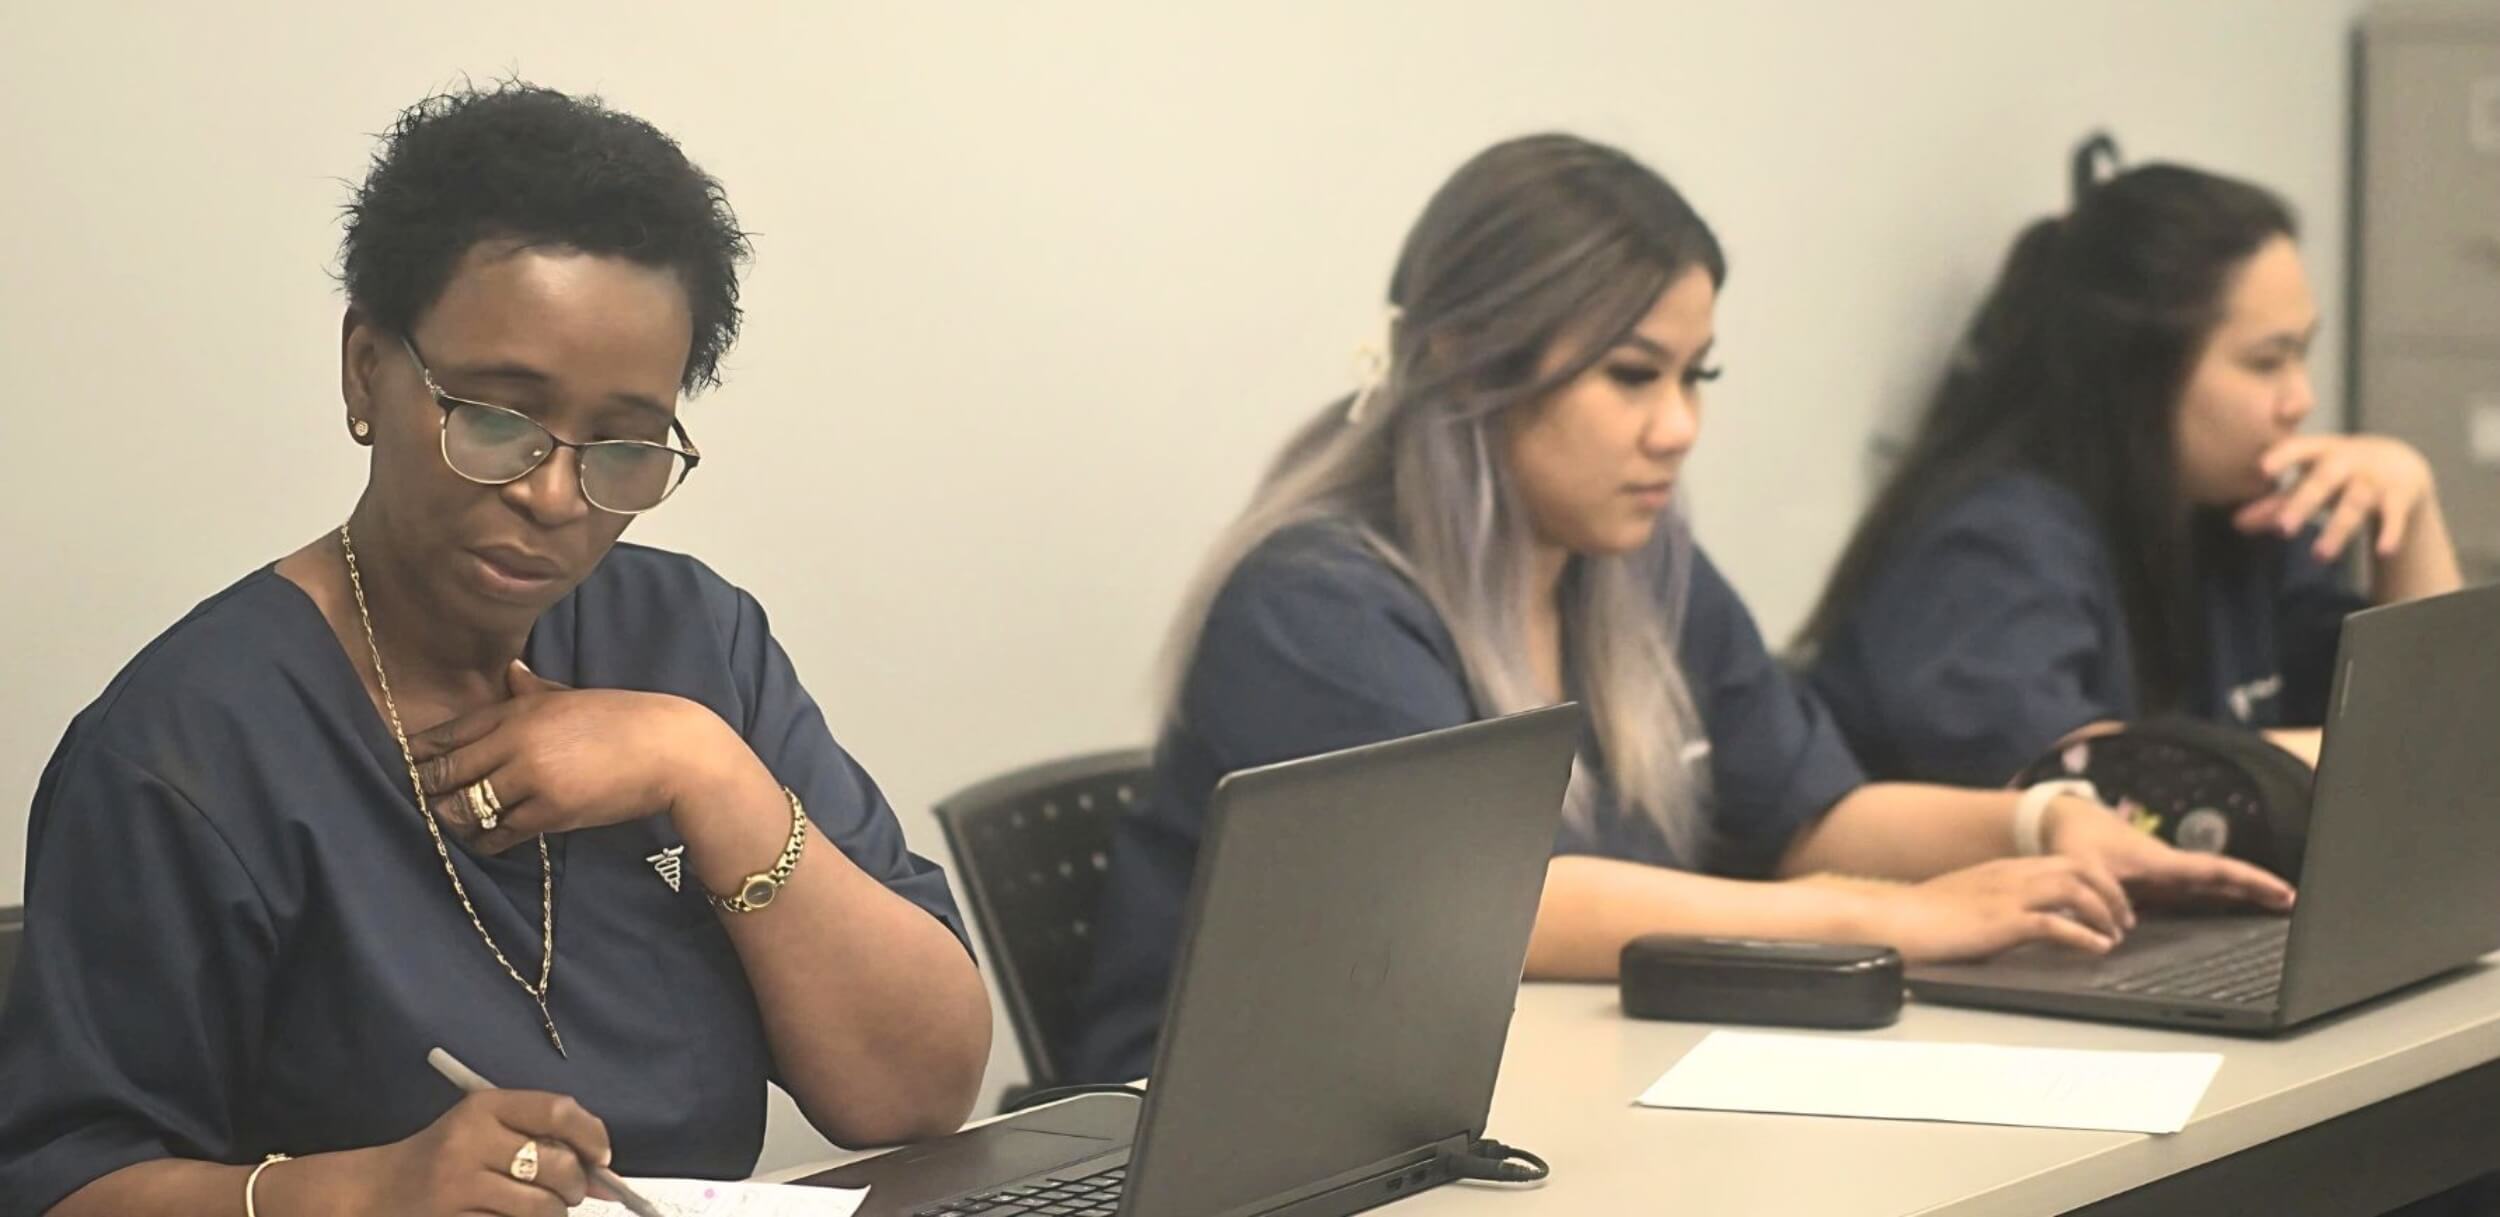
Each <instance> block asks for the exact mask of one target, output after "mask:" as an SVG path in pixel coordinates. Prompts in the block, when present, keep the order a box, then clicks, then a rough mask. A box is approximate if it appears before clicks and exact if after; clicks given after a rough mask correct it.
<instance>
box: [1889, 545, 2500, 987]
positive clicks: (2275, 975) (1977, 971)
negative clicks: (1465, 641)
mask: <svg viewBox="0 0 2500 1217" xmlns="http://www.w3.org/2000/svg"><path fill="white" fill-rule="evenodd" d="M2336 654H2337V658H2336V672H2335V684H2334V688H2333V691H2332V692H2331V693H2330V695H2329V702H2328V708H2327V721H2326V737H2325V742H2324V746H2323V749H2322V751H2321V752H2320V754H2319V757H2318V773H2317V781H2316V784H2315V786H2314V787H2313V788H2312V792H2311V796H2310V809H2309V843H2308V848H2307V852H2306V853H2305V855H2304V856H2303V858H2302V861H2301V867H2300V877H2299V883H2298V886H2299V888H2300V899H2299V900H2298V902H2297V903H2296V904H2295V905H2294V906H2293V911H2292V913H2291V915H2290V916H2289V917H2288V918H2286V917H2281V916H2269V915H2243V916H2187V915H2177V914H2171V915H2165V914H2161V913H2159V912H2157V911H2154V910H2145V911H2144V913H2143V914H2142V918H2141V920H2140V921H2139V923H2138V924H2137V926H2136V928H2135V929H2134V930H2133V931H2131V932H2129V934H2128V935H2127V940H2126V941H2125V942H2124V943H2122V944H2120V945H2119V947H2118V949H2116V950H2114V951H2111V952H2110V953H2109V954H2108V955H2106V956H2102V957H2098V958H2094V957H2091V956H2086V955H2081V954H2078V953H2076V952H2072V951H2069V950H2065V949H2063V948H2059V947H2054V946H2048V945H2045V944H2036V943H2035V944H2032V945H2029V946H2025V947H2021V948H2018V949H2016V950H2013V951H2009V952H2007V953H2005V954H2003V955H1999V956H1997V957H1996V958H1994V959H1991V960H1988V961H1985V962H1982V963H1974V964H1955V965H1929V966H1922V967H1916V968H1912V969H1911V970H1910V991H1911V992H1912V993H1914V994H1916V995H1917V996H1918V997H1919V999H1920V1000H1922V1001H1934V1002H1944V1003H1949V1004H1956V1005H1969V1006H1988V1007H1994V1008H1999V1009H2007V1010H2024V1011H2031V1012H2035V1013H2041V1014H2061V1015H2072V1016H2075V1017H2079V1018H2094V1019H2109V1020H2115V1021H2120V1022H2134V1023H2152V1024H2157V1025H2161V1026H2170V1027H2186V1028H2195V1029H2206V1030H2223V1031H2235V1032H2243V1033H2254V1034H2266V1033H2271V1032H2277V1031H2282V1030H2286V1029H2289V1028H2291V1027H2295V1026H2298V1025H2299V1024H2301V1023H2305V1022H2307V1021H2309V1020H2311V1019H2314V1018H2317V1017H2319V1016H2321V1015H2324V1014H2328V1013H2331V1012H2333V1011H2336V1010H2340V1009H2342V1008H2344V1007H2346V1006H2350V1005H2353V1004H2354V1003H2357V1002H2362V1001H2367V1000H2369V999H2371V998H2375V997H2379V996H2382V995H2384V994H2387V993H2391V992H2393V991H2395V990H2397V989H2400V988H2403V987H2405V986H2407V985H2410V984H2413V983H2415V982H2418V981H2421V980H2425V979H2428V978H2430V977H2433V976H2436V975H2439V974H2440V973H2443V972H2447V971H2451V970H2454V969H2457V968H2461V967H2464V966H2466V965H2468V964H2471V963H2473V962H2474V961H2475V960H2477V959H2479V958H2480V957H2482V956H2483V955H2484V954H2486V953H2488V952H2490V951H2492V950H2494V949H2500V805H2496V804H2495V802H2494V792H2495V791H2500V585H2495V586H2490V587H2478V588H2470V589H2467V590H2465V591H2460V592H2452V593H2450V594H2448V595H2444V596H2435V597H2432V598H2429V599H2425V600H2416V601H2412V602H2409V603H2405V604H2394V605H2388V606H2385V607H2382V608H2373V609H2367V610H2364V611H2362V612H2359V613H2355V614H2353V615H2352V616H2350V617H2347V618H2346V619H2345V620H2344V627H2343V640H2342V644H2341V646H2340V647H2339V648H2338V650H2337V653H2336Z"/></svg>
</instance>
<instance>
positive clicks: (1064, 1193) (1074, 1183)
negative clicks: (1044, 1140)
mask: <svg viewBox="0 0 2500 1217" xmlns="http://www.w3.org/2000/svg"><path fill="white" fill-rule="evenodd" d="M1127 1180H1128V1168H1127V1167H1125V1166H1115V1167H1112V1168H1111V1169H1110V1170H1107V1171H1103V1172H1100V1173H1098V1174H1092V1175H1087V1176H1085V1177H1084V1178H1081V1179H1036V1180H1034V1181H1033V1182H1031V1183H1018V1184H1013V1185H1011V1186H1008V1187H1000V1188H992V1189H990V1190H989V1191H986V1192H983V1193H981V1194H980V1195H977V1196H967V1197H965V1198H963V1199H961V1200H950V1201H947V1202H946V1203H944V1204H940V1205H932V1206H930V1207H929V1208H925V1209H922V1210H920V1211H919V1212H917V1213H914V1214H912V1217H975V1215H976V1214H977V1215H978V1217H1025V1215H1026V1214H1036V1215H1038V1217H1111V1214H1112V1212H1113V1211H1114V1210H1116V1209H1118V1208H1119V1207H1120V1185H1121V1184H1122V1183H1125V1182H1127Z"/></svg>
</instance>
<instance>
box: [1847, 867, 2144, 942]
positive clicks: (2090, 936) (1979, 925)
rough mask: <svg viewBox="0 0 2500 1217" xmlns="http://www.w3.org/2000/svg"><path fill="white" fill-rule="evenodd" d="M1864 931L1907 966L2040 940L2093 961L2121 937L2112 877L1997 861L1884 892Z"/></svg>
mask: <svg viewBox="0 0 2500 1217" xmlns="http://www.w3.org/2000/svg"><path fill="white" fill-rule="evenodd" d="M1877 900H1878V903H1877V907H1876V909H1875V912H1874V916H1873V919H1872V924H1871V925H1870V927H1869V929H1870V931H1871V933H1870V936H1871V937H1872V938H1874V939H1875V940H1876V941H1879V942H1882V943H1886V944H1888V945H1890V946H1892V947H1893V948H1894V949H1896V950H1898V951H1900V952H1901V957H1902V958H1903V959H1904V960H1907V961H1909V962H1911V963H1948V962H1953V961H1957V960H1968V959H1979V958H1983V957H1985V956H1989V955H1994V954H1996V953H1997V952H1999V951H2003V950H2006V949H2008V948H2011V947H2017V946H2021V945H2022V944H2024V943H2027V942H2032V941H2035V940H2038V939H2047V940H2049V941H2051V942H2058V943H2063V944H2065V945H2067V946H2070V947H2073V948H2075V949H2077V950H2080V951H2088V952H2090V953H2092V954H2095V955H2100V954H2105V953H2107V952H2108V951H2109V949H2110V948H2112V947H2114V946H2117V945H2118V941H2119V939H2121V938H2123V937H2125V934H2126V931H2125V929H2124V922H2125V920H2126V919H2128V917H2129V916H2130V914H2129V913H2128V911H2127V908H2128V906H2127V897H2126V893H2125V891H2124V890H2123V889H2121V888H2120V887H2119V885H2118V880H2117V878H2116V877H2115V876H2113V875H2110V874H2108V873H2106V872H2100V873H2095V872H2094V870H2093V868H2092V867H2091V866H2090V865H2089V864H2087V863H2080V862H2077V861H2075V860H2074V859H2071V858H2062V857H2044V858H1999V859H1997V860H1996V861H1993V862H1983V863H1980V864H1979V865H1977V866H1970V867H1964V868H1963V869H1961V870H1957V871H1954V872H1952V873H1950V874H1946V875H1939V876H1937V877H1936V878H1933V879H1930V880H1928V881H1926V882H1924V883H1919V884H1913V885H1909V886H1906V887H1898V888H1892V889H1889V890H1887V891H1885V892H1883V893H1881V894H1880V895H1879V896H1878V897H1877Z"/></svg>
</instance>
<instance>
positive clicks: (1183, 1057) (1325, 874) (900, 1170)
mask: <svg viewBox="0 0 2500 1217" xmlns="http://www.w3.org/2000/svg"><path fill="white" fill-rule="evenodd" d="M1582 729H1583V717H1582V715H1581V713H1580V709H1579V707H1578V706H1576V705H1562V706H1553V707H1548V708H1546V709H1542V710H1531V711H1527V712H1525V713H1521V714H1515V715H1510V716H1506V717H1503V718H1497V719H1490V720H1487V721H1484V722H1479V723H1472V724H1468V725H1465V726H1459V727H1452V728H1449V729H1446V730H1441V731H1434V732H1430V733H1427V734H1424V735H1417V736H1411V737H1408V738H1405V739H1400V740H1393V741H1390V742H1387V743H1381V744H1373V745H1368V746H1365V747H1361V748H1354V749H1349V750H1346V751H1342V752H1333V753H1328V754H1325V755H1322V756H1315V757H1310V758H1307V759H1303V760H1296V761H1288V762H1285V763H1283V764H1278V765H1270V766H1266V767H1264V768H1259V769H1249V770H1243V771H1241V772H1238V773H1234V774H1231V775H1229V776H1227V777H1225V778H1224V780H1223V781H1222V782H1220V783H1218V784H1217V786H1216V788H1215V794H1214V797H1213V799H1212V801H1211V802H1210V803H1209V805H1208V808H1207V828H1206V835H1205V838H1204V840H1203V843H1202V845H1201V847H1200V849H1199V853H1198V867H1197V877H1196V880H1195V883H1194V886H1193V887H1192V889H1191V892H1190V897H1189V905H1188V911H1187V915H1186V918H1185V920H1184V921H1183V922H1182V931H1181V943H1180V950H1179V954H1178V956H1177V958H1176V959H1175V961H1174V966H1173V972H1172V985H1171V990H1170V992H1169V994H1168V995H1167V998H1166V1003H1165V1007H1164V1019H1163V1031H1162V1035H1161V1038H1160V1040H1159V1041H1158V1042H1157V1044H1156V1046H1155V1058H1154V1072H1153V1075H1152V1077H1153V1084H1152V1085H1151V1086H1149V1087H1148V1088H1147V1090H1146V1094H1145V1097H1144V1098H1143V1099H1142V1100H1140V1099H1137V1098H1134V1097H1131V1096H1127V1095H1116V1096H1115V1095H1095V1096H1087V1097H1085V1098H1080V1099H1075V1100H1071V1101H1068V1102H1064V1103H1059V1104H1054V1105H1052V1106H1049V1107H1043V1108H1039V1109H1036V1110H1034V1111H1031V1112H1027V1113H1024V1114H1022V1115H1018V1116H1013V1117H1010V1118H1008V1119H1005V1120H1000V1121H996V1122H993V1123H990V1124H986V1125H983V1126H981V1127H978V1128H972V1129H967V1130H965V1131H963V1132H960V1133H957V1134H955V1135H954V1136H951V1137H946V1138H942V1139H940V1140H936V1141H931V1142H927V1143H925V1144H922V1145H917V1146H910V1147H906V1148H904V1149H900V1150H896V1151H894V1152H893V1153H889V1154H885V1155H883V1156H880V1157H876V1158H870V1159H867V1160H865V1161H862V1162H858V1163H853V1164H851V1165H849V1166H845V1167H841V1168H838V1169H835V1170H832V1171H827V1172H824V1173H822V1174H818V1175H815V1176H811V1177H809V1178H808V1179H806V1180H804V1181H803V1182H806V1183H812V1184H824V1185H830V1186H838V1187H868V1188H870V1189H871V1190H870V1192H869V1198H868V1207H867V1208H865V1209H863V1210H862V1212H863V1213H869V1214H887V1215H891V1217H900V1215H906V1214H932V1215H936V1214H943V1215H945V1217H957V1215H958V1214H980V1217H1020V1215H1022V1214H1028V1213H1047V1214H1049V1215H1050V1217H1113V1215H1115V1214H1116V1215H1129V1214H1152V1215H1153V1217H1248V1215H1251V1214H1289V1215H1291V1217H1335V1215H1337V1214H1343V1213H1352V1212H1357V1211H1360V1210H1362V1209H1367V1208H1371V1207H1373V1206H1374V1205H1378V1204H1382V1203H1385V1202H1387V1201H1390V1200H1395V1199H1397V1198H1399V1197H1401V1196H1405V1195H1410V1194H1412V1193H1414V1192H1418V1191H1422V1190H1424V1189H1426V1188H1429V1187H1432V1186H1434V1185H1436V1184H1439V1183H1443V1182H1447V1181H1448V1180H1449V1179H1450V1178H1452V1177H1453V1176H1452V1174H1451V1171H1450V1161H1451V1159H1452V1158H1453V1157H1456V1156H1459V1155H1463V1154H1464V1153H1465V1152H1466V1150H1467V1149H1468V1147H1469V1145H1470V1143H1471V1142H1473V1141H1474V1140H1475V1139H1477V1138H1479V1137H1482V1136H1483V1135H1484V1132H1485V1128H1484V1121H1485V1115H1486V1112H1487V1111H1488V1110H1489V1109H1490V1107H1491V1106H1492V1102H1493V1081H1494V1076H1495V1074H1496V1072H1497V1071H1498V1070H1499V1068H1500V1065H1501V1059H1502V1045H1503V1041H1504V1039H1505V1038H1506V1037H1507V1036H1508V1035H1509V1031H1510V1017H1511V1009H1512V1006H1513V1004H1514V1003H1515V1002H1516V1000H1517V997H1518V989H1519V978H1520V973H1521V970H1522V969H1523V968H1524V967H1525V965H1526V961H1527V953H1528V932H1529V929H1530V928H1531V927H1532V926H1533V925H1534V924H1535V921H1536V910H1537V902H1538V900H1539V898H1540V896H1541V895H1542V893H1543V890H1544V882H1545V865H1546V862H1547V860H1548V859H1549V858H1550V857H1551V856H1552V854H1553V849H1554V835H1555V832H1556V831H1557V829H1558V828H1559V827H1560V823H1561V810H1562V801H1563V791H1564V788H1565V787H1566V786H1567V785H1568V784H1569V782H1570V778H1571V763H1572V755H1573V753H1574V752H1575V751H1577V749H1578V746H1579V743H1580V738H1581V732H1582Z"/></svg>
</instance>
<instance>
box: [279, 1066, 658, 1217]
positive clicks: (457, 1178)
mask: <svg viewBox="0 0 2500 1217" xmlns="http://www.w3.org/2000/svg"><path fill="white" fill-rule="evenodd" d="M529 1142H535V1143H536V1144H537V1146H538V1171H537V1174H536V1177H535V1178H534V1180H533V1181H531V1182H527V1183H524V1182H522V1181H521V1180H519V1179H517V1178H515V1177H513V1174H512V1165H513V1160H514V1158H515V1156H516V1155H518V1154H519V1153H520V1150H521V1146H522V1145H523V1144H524V1143H529ZM577 1150H578V1151H579V1153H578V1154H577V1153H576V1151H577ZM608 1154H609V1149H608V1127H607V1125H605V1124H602V1123H600V1122H599V1120H598V1118H597V1117H595V1116H592V1115H591V1114H590V1113H589V1112H587V1111H584V1110H582V1106H581V1104H579V1103H576V1102H574V1101H573V1100H571V1099H568V1098H566V1097H564V1096H563V1095H556V1094H547V1093H544V1092H541V1091H534V1090H487V1091H480V1092H477V1093H475V1094H470V1095H467V1096H465V1097H463V1098H462V1099H461V1100H460V1101H459V1102H458V1103H456V1104H453V1105H452V1108H451V1110H450V1111H447V1112H444V1113H443V1116H442V1118H441V1119H438V1120H436V1121H434V1122H433V1123H432V1124H430V1125H427V1126H426V1128H425V1130H424V1131H422V1132H419V1133H418V1134H417V1135H415V1136H413V1137H409V1138H408V1139H406V1140H404V1141H397V1142H393V1143H392V1144H389V1145H385V1146H381V1147H379V1148H378V1149H376V1150H375V1151H374V1156H375V1159H376V1160H375V1161H374V1162H373V1164H372V1165H373V1167H374V1168H375V1169H370V1170H367V1171H364V1172H361V1173H362V1175H363V1178H364V1181H365V1183H366V1184H367V1186H368V1188H369V1190H368V1191H367V1192H366V1197H365V1203H364V1204H361V1205H358V1206H356V1207H355V1208H354V1209H353V1210H352V1211H354V1212H357V1213H365V1214H372V1215H374V1217H453V1215H454V1214H470V1213H490V1214H494V1215H495V1217H564V1213H565V1211H566V1210H568V1209H570V1208H572V1207H573V1206H574V1205H576V1204H580V1203H581V1202H582V1200H583V1199H584V1198H586V1197H589V1196H592V1195H600V1196H602V1197H604V1196H605V1195H606V1194H605V1193H604V1192H593V1191H592V1189H591V1187H590V1175H589V1170H588V1169H587V1167H586V1166H585V1165H584V1164H583V1161H582V1155H587V1156H588V1157H589V1158H590V1159H591V1161H594V1162H598V1163H600V1164H602V1165H604V1164H605V1163H606V1162H607V1160H608ZM264 1211H266V1210H264Z"/></svg>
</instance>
